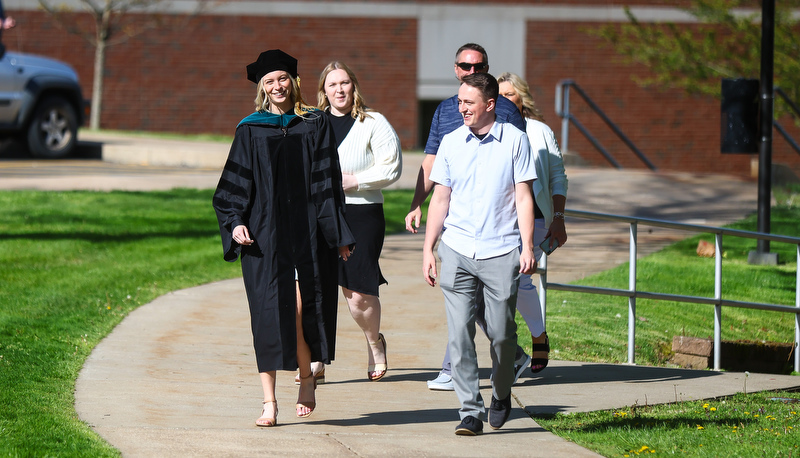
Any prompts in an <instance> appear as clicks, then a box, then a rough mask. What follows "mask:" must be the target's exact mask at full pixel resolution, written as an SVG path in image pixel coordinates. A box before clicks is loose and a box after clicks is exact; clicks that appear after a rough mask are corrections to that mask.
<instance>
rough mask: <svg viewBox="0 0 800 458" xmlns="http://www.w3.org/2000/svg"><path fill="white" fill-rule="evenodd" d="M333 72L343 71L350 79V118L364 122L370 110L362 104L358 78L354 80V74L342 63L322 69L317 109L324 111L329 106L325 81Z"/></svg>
mask: <svg viewBox="0 0 800 458" xmlns="http://www.w3.org/2000/svg"><path fill="white" fill-rule="evenodd" d="M334 70H344V71H345V73H347V77H348V78H350V82H352V83H353V108H352V109H351V110H350V116H352V117H353V119H358V120H359V121H364V118H365V117H367V116H369V115H368V114H367V112H368V111H372V110H371V109H369V108H367V106H366V104H365V103H364V97H363V96H362V95H361V87H360V86H359V85H358V78H356V75H355V73H353V71H352V70H350V67H348V66H347V65H345V63H344V62H339V61H333V62H331V63H329V64H328V65H326V66H325V68H324V69H322V73H320V75H319V85H317V108H319V109H320V110H323V111H324V110H326V109H327V108H328V107H329V106H331V103H330V101H329V100H328V98H327V97H326V96H325V80H326V79H327V78H328V75H329V74H330V73H331V72H332V71H334Z"/></svg>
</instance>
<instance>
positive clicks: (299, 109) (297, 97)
mask: <svg viewBox="0 0 800 458" xmlns="http://www.w3.org/2000/svg"><path fill="white" fill-rule="evenodd" d="M286 75H287V76H288V77H289V80H290V81H291V82H292V93H291V98H292V104H293V105H294V114H296V115H297V116H303V115H306V114H308V112H310V111H311V110H313V109H314V107H312V106H311V105H308V104H307V103H305V101H303V94H301V93H300V76H298V77H297V78H292V75H290V74H289V72H286ZM264 76H266V75H264ZM256 86H257V88H256V99H255V100H254V102H255V105H256V111H259V112H265V111H269V96H268V95H267V92H266V91H265V90H264V77H261V79H260V80H259V81H258V84H257V85H256Z"/></svg>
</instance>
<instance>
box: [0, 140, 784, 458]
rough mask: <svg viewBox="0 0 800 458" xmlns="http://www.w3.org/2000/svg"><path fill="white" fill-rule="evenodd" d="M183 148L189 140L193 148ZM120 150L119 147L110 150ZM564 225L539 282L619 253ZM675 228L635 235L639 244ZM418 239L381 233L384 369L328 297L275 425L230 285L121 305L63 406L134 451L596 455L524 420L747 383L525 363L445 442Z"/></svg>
mask: <svg viewBox="0 0 800 458" xmlns="http://www.w3.org/2000/svg"><path fill="white" fill-rule="evenodd" d="M92 141H93V142H95V143H97V144H99V145H100V146H99V147H100V148H102V149H104V148H105V143H104V142H108V143H109V144H111V143H114V144H116V145H118V146H119V145H122V144H128V145H130V148H134V147H135V148H140V149H141V148H144V149H147V150H149V151H151V152H152V153H151V154H153V155H155V156H158V157H169V156H170V154H171V153H170V152H171V151H172V149H173V148H175V147H178V148H184V146H176V145H175V144H173V143H171V142H160V141H157V140H152V139H147V141H146V142H145V141H137V140H134V139H131V138H122V139H119V138H117V137H114V138H108V139H104V138H102V137H97V136H95V137H93V139H92ZM115 142H116V143H115ZM145 143H146V144H145ZM159 145H160V146H159ZM207 146H208V148H209V150H215V149H216V150H219V147H220V146H219V145H218V144H214V145H207ZM119 147H120V148H122V147H121V146H119ZM187 148H188V150H192V149H194V150H196V151H199V150H201V149H202V148H203V147H202V146H200V145H199V143H192V144H190V145H188V147H187ZM224 149H225V152H227V147H225V148H224ZM132 151H133V150H132ZM119 154H120V155H121V156H120V157H124V148H122V150H121V152H120V153H119ZM137 154H138V153H135V154H134V152H132V153H131V156H132V157H135V156H136V155H137ZM419 160H421V156H419V155H407V156H406V164H405V167H404V174H403V178H402V179H401V181H400V183H398V184H397V186H398V187H409V185H408V184H407V183H411V186H413V180H414V179H415V178H416V173H417V170H418V164H419V162H418V161H419ZM123 162H124V161H123ZM32 164H33V165H32ZM65 171H66V172H65ZM567 172H568V175H569V178H570V189H569V200H568V204H567V207H568V208H570V209H577V210H588V211H595V212H603V213H614V214H622V215H638V216H645V217H651V218H663V219H669V220H672V221H680V222H690V223H695V224H708V225H714V226H717V225H722V224H725V223H728V222H731V221H733V220H736V219H739V218H741V217H743V216H744V215H746V214H748V213H751V212H753V211H755V209H756V186H755V183H752V182H747V181H741V180H738V179H734V178H730V177H725V176H714V175H702V176H701V175H690V174H660V173H659V174H655V173H650V172H642V171H617V170H608V169H586V168H569V169H568V170H567ZM186 176H191V182H192V183H193V184H192V186H197V187H203V188H210V187H214V186H215V185H216V181H217V180H218V177H219V169H218V168H214V167H205V168H202V167H201V168H187V167H177V166H175V165H169V164H166V165H165V164H161V165H153V164H144V165H143V164H139V163H137V164H113V163H109V162H107V161H57V162H56V161H2V162H0V183H2V185H0V187H4V188H6V189H76V188H79V189H148V188H147V186H148V183H149V186H151V189H168V188H170V187H173V186H184V185H186V183H187V181H185V180H184V178H185V177H186ZM182 177H183V178H182ZM54 184H57V185H58V186H55V185H54ZM567 230H568V233H569V237H570V238H569V242H568V243H567V245H566V246H565V247H563V248H560V249H559V250H558V251H557V252H556V253H555V254H554V255H553V256H552V257H551V258H550V260H549V263H548V267H549V277H550V280H551V281H558V282H568V281H572V280H576V279H579V278H582V277H584V276H586V275H590V274H593V273H596V272H599V271H602V270H606V269H608V268H610V267H613V266H614V265H617V264H619V263H621V262H626V261H627V260H628V254H627V253H628V248H627V240H628V238H627V237H628V228H627V226H626V225H620V226H619V227H616V226H613V225H608V224H599V223H590V222H584V221H577V220H572V219H568V222H567ZM685 236H686V234H682V233H675V232H673V231H667V230H662V229H655V228H654V229H653V230H652V231H650V232H648V231H647V230H641V232H640V236H639V242H640V244H641V247H640V254H641V255H644V254H647V253H649V252H652V251H655V250H656V249H658V248H660V247H661V246H663V245H664V244H666V243H670V242H672V241H674V240H677V239H679V238H682V237H685ZM421 244H422V236H421V235H419V234H418V235H410V234H401V235H393V236H389V237H387V240H386V245H385V248H384V253H383V259H382V263H381V266H382V268H383V270H384V275H385V276H386V278H387V279H388V280H389V285H388V286H385V287H383V288H382V289H381V300H382V303H383V320H382V321H383V324H382V331H383V333H384V334H385V336H386V339H387V344H388V349H387V351H388V363H389V372H388V374H387V376H386V377H385V378H384V379H383V380H381V381H379V382H369V381H367V379H366V363H367V346H366V344H365V342H364V337H363V334H362V333H361V332H360V330H359V329H358V327H357V326H356V324H355V323H354V322H353V320H352V319H351V318H350V316H349V311H348V309H347V306H346V304H345V303H344V301H343V300H341V301H340V303H339V322H338V326H339V330H338V334H337V339H338V340H337V349H336V355H337V357H336V360H335V361H334V363H333V364H332V365H331V366H329V367H328V369H327V371H326V375H327V383H326V384H324V385H321V386H319V388H318V390H317V408H316V410H315V411H314V413H313V415H312V416H311V417H309V418H307V419H298V418H296V417H295V415H294V403H295V400H296V398H297V387H296V386H295V385H294V383H293V376H294V374H293V373H288V372H280V373H279V374H278V405H279V409H280V413H279V415H278V427H275V428H257V427H256V426H254V424H253V422H254V420H255V419H256V418H257V417H258V415H259V414H260V409H261V403H260V400H261V397H262V393H261V387H260V383H259V379H258V375H257V373H256V369H255V359H254V355H253V350H252V343H251V335H250V330H249V317H248V311H247V301H246V298H245V295H244V290H243V286H242V283H241V279H235V280H228V281H222V282H217V283H212V284H208V285H203V286H199V287H196V288H191V289H187V290H182V291H176V292H172V293H169V294H166V295H164V296H162V297H160V298H158V299H156V300H155V301H153V302H152V303H150V304H147V305H144V306H142V307H140V308H139V309H137V310H136V311H134V312H133V313H131V314H130V315H129V316H128V317H126V318H125V320H124V321H123V322H122V323H121V324H120V325H119V326H117V327H116V328H115V329H114V331H113V332H112V333H111V334H110V335H109V336H108V337H107V338H106V339H104V340H103V341H102V342H101V343H100V344H99V345H98V346H97V347H96V348H95V349H94V351H93V352H92V355H91V356H90V357H89V359H88V360H87V362H86V364H85V366H84V368H83V370H82V371H81V374H80V377H79V378H78V380H77V387H76V392H75V397H76V410H77V412H78V414H79V416H80V418H81V419H83V420H84V421H86V422H87V423H89V424H90V425H91V426H92V427H93V428H94V429H95V431H97V432H98V434H100V435H101V436H102V437H103V438H104V439H105V440H107V441H108V442H109V443H111V444H112V445H113V446H114V447H117V448H118V449H119V450H121V452H122V453H123V455H124V456H133V457H155V456H159V457H160V456H215V457H217V456H253V455H259V456H261V455H263V456H272V455H289V454H293V455H320V456H381V455H394V456H408V455H419V456H491V457H497V456H548V457H551V456H552V457H576V456H577V457H581V456H596V455H595V454H594V453H592V452H589V451H587V450H585V449H583V448H581V447H579V446H577V445H574V444H572V443H568V442H566V441H563V440H561V439H560V438H558V437H557V436H554V435H552V434H550V433H548V432H547V431H545V430H543V429H542V428H541V427H539V425H537V424H536V422H535V421H534V420H532V419H531V417H530V416H529V415H530V414H540V413H554V412H574V411H592V410H598V409H612V408H623V407H626V406H630V405H633V404H640V405H641V404H655V403H665V402H673V401H676V400H677V401H680V400H692V399H705V398H711V397H717V396H724V395H730V394H733V393H736V392H740V391H742V390H743V389H744V388H745V376H744V374H741V373H732V372H724V373H718V372H711V371H692V370H683V369H669V368H653V367H639V366H628V365H610V364H589V363H580V362H566V361H557V360H553V361H551V363H550V366H549V367H548V368H547V369H546V370H545V371H543V372H541V373H540V374H537V375H536V376H533V377H532V376H531V374H530V372H527V373H526V374H525V375H523V377H522V378H521V379H520V382H519V383H518V384H517V385H516V386H515V387H514V389H513V398H514V403H513V405H514V410H513V412H512V414H511V418H510V420H509V422H508V423H507V424H506V426H505V427H504V428H503V429H501V430H498V431H492V430H491V429H489V428H488V425H485V428H486V429H485V434H484V435H483V436H481V437H476V438H467V437H459V436H455V435H454V434H453V431H454V428H455V426H456V424H458V413H457V409H458V407H459V404H458V400H457V399H456V396H455V394H454V393H452V392H434V391H429V390H428V389H427V387H426V385H425V381H426V380H428V379H430V378H433V377H434V376H435V375H436V373H437V372H438V370H439V365H440V363H441V358H442V356H443V353H444V348H445V345H446V340H447V330H446V322H445V321H446V319H445V314H444V307H443V300H442V296H441V291H439V289H438V288H430V287H428V286H427V285H426V284H425V283H424V282H423V280H422V275H421V255H420V253H421ZM219 262H223V261H222V259H221V257H220V260H219ZM575 306H576V307H579V306H580V305H579V304H577V305H575ZM577 312H579V310H577V309H576V313H577ZM623 313H624V312H623ZM709 313H710V314H711V313H712V311H711V309H709ZM521 332H526V331H525V330H523V331H521ZM587 332H591V330H587ZM476 340H477V342H478V350H479V357H480V361H481V367H482V372H481V375H482V378H483V382H482V389H483V395H484V397H485V399H487V400H488V399H489V397H490V395H491V392H490V386H489V381H488V377H489V367H490V362H489V356H488V349H487V347H488V345H486V343H487V341H486V339H485V337H482V336H478V337H477V339H476ZM551 345H552V346H553V351H554V352H553V353H551V356H554V357H557V351H558V348H559V342H558V341H554V342H551ZM797 387H800V378H798V377H791V376H778V375H767V374H753V373H751V374H750V375H749V377H747V379H746V389H747V391H758V390H771V389H788V388H797Z"/></svg>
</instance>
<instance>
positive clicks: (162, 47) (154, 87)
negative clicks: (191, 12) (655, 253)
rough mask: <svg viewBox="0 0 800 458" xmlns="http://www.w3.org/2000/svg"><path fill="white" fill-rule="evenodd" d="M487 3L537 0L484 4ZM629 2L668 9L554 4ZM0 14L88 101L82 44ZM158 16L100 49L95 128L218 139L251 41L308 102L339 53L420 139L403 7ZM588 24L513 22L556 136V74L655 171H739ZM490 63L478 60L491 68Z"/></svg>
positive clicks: (705, 117) (10, 42)
mask: <svg viewBox="0 0 800 458" xmlns="http://www.w3.org/2000/svg"><path fill="white" fill-rule="evenodd" d="M235 1H237V0H234V2H235ZM371 3H381V2H371ZM386 3H392V4H397V3H403V4H405V3H408V4H413V3H415V2H386ZM480 3H481V4H483V3H486V2H480ZM491 3H498V4H500V3H502V4H503V5H549V4H550V2H543V1H528V2H507V1H502V2H501V1H496V0H495V1H493V2H491ZM630 3H636V4H638V5H644V6H658V7H661V6H663V7H667V6H669V7H674V6H675V3H674V2H663V1H656V0H654V1H638V2H614V1H601V0H581V1H577V0H575V1H571V0H566V1H561V2H559V5H573V4H574V5H580V6H586V5H588V6H594V7H600V6H613V5H616V7H619V5H622V4H630ZM682 3H685V2H682ZM755 3H757V2H755ZM755 6H757V5H755ZM8 14H9V15H13V16H14V17H15V18H16V19H17V23H18V27H17V28H15V29H12V30H10V31H7V32H6V33H4V36H3V38H4V42H5V44H6V46H7V48H8V49H9V50H11V51H17V50H18V51H23V52H29V53H35V54H42V55H46V56H50V57H54V58H56V59H60V60H63V61H66V62H68V63H69V64H71V65H72V66H73V67H75V69H76V70H77V71H78V73H79V75H80V78H81V81H82V85H83V88H84V92H85V97H87V98H90V97H92V93H91V92H92V86H91V83H92V75H93V60H94V49H93V48H92V47H91V46H90V45H89V44H88V43H86V42H85V41H83V40H82V39H81V38H78V37H77V36H75V35H72V34H69V33H67V32H66V31H64V30H62V29H60V28H59V27H57V26H56V25H55V24H54V23H53V22H52V20H51V19H50V18H49V17H48V16H47V15H46V14H45V13H43V12H41V11H36V10H20V11H13V10H10V11H8ZM74 17H75V21H76V22H79V23H83V24H84V25H88V24H91V18H90V17H89V16H88V15H86V14H83V13H76V14H75V15H74ZM164 20H165V23H164V25H163V26H162V27H159V28H157V29H153V30H151V31H149V32H147V33H145V34H142V35H137V36H135V37H132V38H131V39H129V40H128V41H126V42H124V43H122V44H119V45H116V46H112V47H110V48H108V51H107V62H106V78H105V89H104V103H103V112H102V118H101V126H102V127H103V128H106V129H120V130H143V131H164V132H181V133H218V134H228V135H230V134H232V133H233V129H234V127H235V125H236V123H237V122H238V121H239V120H240V119H241V118H242V117H244V116H245V115H246V114H248V113H249V112H251V111H252V109H253V107H252V100H253V98H254V94H255V89H254V85H253V84H252V83H250V82H249V81H247V80H246V79H245V71H244V67H245V65H246V64H247V63H249V62H252V61H253V60H255V58H256V57H257V55H258V53H259V52H260V51H262V50H265V49H270V48H282V49H284V50H286V51H288V52H290V53H291V54H293V55H295V56H296V57H298V58H299V61H300V68H299V72H300V74H301V80H302V82H301V86H302V88H303V94H304V97H305V99H306V101H307V102H309V103H312V104H313V103H315V102H316V85H317V78H318V75H319V71H320V70H321V69H322V68H323V66H324V65H325V64H327V62H328V61H330V60H333V59H337V60H342V61H344V62H346V63H347V64H348V65H350V66H351V67H352V68H353V69H354V71H355V72H356V74H357V75H358V77H359V80H360V83H361V85H362V89H363V92H364V94H365V97H366V99H367V103H368V104H369V105H370V106H372V107H373V108H375V109H377V110H379V111H381V112H382V113H383V114H384V115H386V117H387V118H388V119H389V121H390V122H391V123H392V125H393V126H394V127H395V129H396V130H397V132H398V135H399V136H400V139H401V142H402V144H403V147H404V148H405V149H410V148H419V147H421V145H420V144H419V143H420V142H419V140H418V139H419V137H420V135H419V130H420V129H421V130H422V133H423V135H422V137H424V136H425V135H424V132H425V130H426V128H427V127H426V126H422V127H421V128H420V126H419V119H420V113H419V105H418V101H417V99H416V93H417V92H416V91H417V83H418V81H417V74H418V69H417V47H418V44H417V36H418V34H417V32H418V30H417V27H418V21H417V19H415V18H413V17H396V18H390V17H378V18H352V17H328V18H316V17H275V18H270V17H266V16H263V15H262V16H246V15H214V14H209V15H205V16H199V17H193V18H189V17H187V16H183V15H166V16H165V17H164ZM600 24H601V23H599V22H583V23H582V22H569V21H565V20H560V21H552V22H548V21H543V20H529V21H528V22H527V32H526V33H527V37H526V49H527V60H526V64H525V65H526V67H525V71H526V76H527V79H528V81H529V83H530V84H531V88H532V90H533V95H534V98H535V99H536V101H537V103H538V104H539V106H540V107H541V109H542V111H543V112H544V113H545V116H546V119H547V121H548V124H549V125H550V126H551V127H552V128H553V130H554V131H555V132H556V134H557V135H558V136H559V139H560V138H561V122H560V121H561V120H560V119H559V118H558V117H557V116H556V114H555V112H554V97H555V86H556V83H557V82H558V81H559V80H561V79H565V78H569V79H572V80H574V81H575V82H577V83H578V84H579V85H580V86H581V87H582V88H583V89H584V90H585V91H586V92H587V93H588V95H589V96H590V97H592V98H593V99H594V100H595V102H596V103H597V104H598V105H599V106H600V107H601V108H602V109H603V110H604V111H606V113H607V114H608V116H609V117H610V118H611V119H612V120H613V121H614V122H616V123H617V124H618V125H619V126H620V127H621V129H622V130H623V132H625V133H626V135H628V137H629V138H630V139H631V140H632V141H633V143H634V144H636V145H637V147H638V148H639V149H640V150H641V151H642V152H643V153H644V154H645V155H646V156H647V157H648V158H649V159H650V160H651V161H652V162H654V163H655V164H656V166H658V167H659V169H662V170H682V171H691V172H701V173H708V172H714V173H730V174H736V175H742V176H749V175H750V174H751V160H752V158H753V157H752V156H749V155H722V154H720V152H719V138H720V126H719V123H720V121H719V111H720V104H719V101H718V100H716V99H712V98H709V97H701V96H688V95H685V94H683V93H682V92H680V91H674V90H668V91H661V90H656V89H643V88H640V87H638V86H637V85H636V84H635V83H633V82H632V80H631V78H630V75H631V74H645V72H646V71H647V70H646V69H645V68H643V67H638V66H632V65H627V64H623V63H621V60H620V59H619V57H618V56H616V55H615V53H614V52H613V50H611V49H610V48H608V47H606V46H603V43H602V42H601V40H600V39H598V38H596V37H592V36H590V35H589V34H587V33H586V29H587V28H590V27H597V26H598V25H600ZM503 70H504V69H500V68H492V71H493V72H501V71H503ZM571 110H572V112H573V113H574V114H575V115H576V116H577V117H578V119H580V120H581V122H582V123H583V124H585V125H586V126H587V128H588V129H589V130H590V131H591V132H592V133H593V134H594V135H595V136H596V137H597V139H598V141H599V142H600V143H601V144H602V145H603V146H605V147H606V148H607V149H608V150H609V152H610V153H611V154H612V155H613V156H614V158H615V159H616V160H617V161H618V162H619V163H620V164H621V165H622V166H623V167H634V168H641V167H644V165H643V164H642V163H641V162H640V161H639V160H638V159H636V158H635V156H634V154H633V153H632V152H631V151H630V150H629V149H628V148H627V147H626V146H625V145H624V144H623V143H622V142H621V141H619V140H618V139H617V138H616V137H615V136H614V135H613V134H611V133H610V130H609V129H608V127H606V126H605V124H604V123H603V122H602V121H601V120H599V118H598V117H597V116H595V115H593V114H590V113H589V112H588V110H587V108H586V104H585V103H583V102H582V101H581V100H580V99H579V98H578V97H577V96H575V95H573V97H572V104H571ZM783 124H784V126H786V127H787V128H788V130H789V131H790V132H791V133H792V135H794V136H795V138H796V139H800V129H798V128H797V127H796V126H794V125H793V124H792V122H791V120H783ZM775 135H776V136H775V137H774V146H773V162H774V163H776V164H787V165H789V167H790V168H792V169H793V170H794V172H795V173H796V174H799V175H800V155H798V154H797V153H795V152H794V151H793V150H791V149H790V148H789V146H788V145H787V144H786V142H785V141H784V140H783V139H782V138H780V137H779V136H777V134H775ZM569 150H570V152H571V153H575V154H578V155H579V156H580V157H581V158H582V159H584V160H586V161H587V162H589V163H590V164H593V165H598V166H608V165H609V164H608V162H606V160H605V159H604V158H603V157H602V156H601V155H600V154H599V153H597V152H596V151H595V150H594V148H593V147H591V146H590V144H589V142H588V141H586V140H585V139H584V138H583V136H582V135H581V134H580V133H579V132H578V130H577V129H575V128H574V127H572V128H570V142H569Z"/></svg>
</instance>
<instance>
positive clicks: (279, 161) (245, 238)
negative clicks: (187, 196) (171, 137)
mask: <svg viewBox="0 0 800 458" xmlns="http://www.w3.org/2000/svg"><path fill="white" fill-rule="evenodd" d="M247 79H249V80H250V81H253V82H254V83H256V84H257V85H258V88H257V96H256V100H255V104H256V112H255V113H253V114H251V115H250V116H248V117H246V118H245V119H243V120H242V121H241V122H240V123H239V125H238V127H237V128H236V135H235V137H234V140H233V144H232V145H231V149H230V153H229V154H228V160H227V163H226V164H225V168H224V170H223V171H222V176H221V178H220V181H219V185H218V186H217V189H216V192H215V193H214V201H213V204H214V209H215V211H216V213H217V218H218V220H219V228H220V234H221V235H222V245H223V253H224V258H225V260H226V261H231V262H233V261H235V260H236V259H237V257H239V256H241V262H242V277H243V279H244V285H245V290H246V292H247V299H248V302H249V304H250V317H251V328H252V332H253V345H254V347H255V353H256V362H257V365H258V371H259V373H260V376H261V384H262V387H263V389H264V402H263V409H262V415H261V417H260V418H259V419H258V420H256V424H257V425H258V426H274V425H275V424H277V414H278V407H277V403H276V400H275V375H276V370H290V371H294V370H297V369H298V368H299V371H300V377H301V384H300V389H299V393H298V400H297V404H296V410H297V412H296V413H297V416H298V417H307V416H308V415H311V412H312V411H313V410H314V408H315V406H316V399H315V396H314V389H315V388H316V386H315V383H314V377H313V375H312V373H311V361H324V362H326V363H329V362H330V361H331V360H333V358H334V348H335V337H336V307H337V301H338V288H337V272H338V271H337V263H338V257H342V258H343V259H345V260H346V259H347V257H348V256H349V255H350V252H351V251H352V248H353V246H354V239H353V236H352V234H351V233H350V230H349V228H348V227H347V224H346V223H345V220H344V195H343V191H342V185H341V171H340V168H339V159H338V156H337V152H336V145H335V144H334V143H333V136H332V133H331V132H332V131H331V128H330V125H329V124H328V121H327V120H326V118H325V116H323V114H322V112H321V111H318V110H316V109H314V108H312V107H310V106H308V105H306V104H305V103H304V102H303V99H302V96H301V95H300V89H299V86H298V83H297V80H298V78H297V60H296V59H294V58H293V57H292V56H290V55H288V54H286V53H285V52H283V51H281V50H277V49H275V50H270V51H265V52H263V53H261V54H260V55H259V57H258V60H257V61H256V62H253V63H252V64H250V65H248V66H247Z"/></svg>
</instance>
